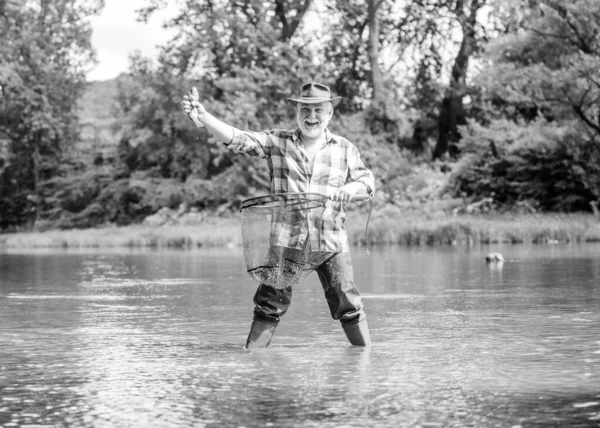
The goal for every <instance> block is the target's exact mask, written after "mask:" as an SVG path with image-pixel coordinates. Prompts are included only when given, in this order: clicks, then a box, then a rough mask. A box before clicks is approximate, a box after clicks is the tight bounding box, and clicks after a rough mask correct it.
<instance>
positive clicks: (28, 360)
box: [0, 246, 600, 427]
mask: <svg viewBox="0 0 600 428" xmlns="http://www.w3.org/2000/svg"><path fill="white" fill-rule="evenodd" d="M599 249H600V247H598V246H578V247H559V246H554V247H525V246H522V247H507V248H500V249H498V250H500V251H502V252H503V253H504V255H505V258H506V261H505V263H504V264H503V265H502V266H498V265H496V266H491V265H489V264H486V263H485V255H486V254H487V253H488V252H489V251H490V249H489V248H486V249H406V248H389V249H380V250H379V251H373V252H372V253H373V254H372V256H371V257H367V256H365V255H364V254H363V253H362V252H360V251H357V252H355V254H354V257H355V267H356V268H355V272H356V276H357V282H358V284H359V286H360V289H361V291H362V292H363V294H364V296H365V305H366V308H367V311H368V316H369V323H370V326H371V330H372V334H373V339H374V346H373V347H372V348H371V349H362V348H352V347H349V346H348V344H347V342H346V339H345V336H344V334H343V332H342V330H341V327H340V326H339V324H337V323H336V322H334V321H333V320H331V319H330V318H329V313H328V310H327V304H326V302H325V300H324V298H323V296H322V291H321V290H320V285H319V283H318V281H317V279H316V278H315V277H309V279H308V280H307V281H306V282H305V283H304V284H303V285H301V286H299V287H298V288H297V289H296V290H295V292H294V297H293V302H292V306H291V308H290V311H289V312H288V314H287V315H286V316H285V317H284V319H283V321H282V323H281V326H280V327H279V328H278V331H277V333H276V336H275V339H274V341H273V346H272V348H269V349H266V350H257V351H253V352H246V351H245V350H244V349H243V344H244V343H245V336H246V334H247V331H248V328H249V326H250V322H251V316H252V295H253V293H254V287H255V284H254V282H253V281H252V280H251V279H250V278H249V277H248V276H247V274H246V273H245V268H244V266H243V259H242V257H241V253H239V251H237V250H219V251H197V252H130V251H122V252H119V251H115V252H111V253H102V252H63V253H60V254H54V253H50V252H38V253H24V254H17V253H13V254H0V275H1V277H0V281H1V283H0V345H1V346H0V425H1V426H23V425H48V426H83V427H96V426H119V427H129V426H130V427H137V426H153V427H161V426H164V427H173V426H182V427H184V426H185V427H187V426H292V427H293V426H302V427H306V426H308V427H311V426H314V427H339V426H357V427H359V426H360V427H364V426H377V427H380V426H390V427H392V426H393V427H397V426H406V427H417V426H419V427H422V426H441V427H464V426H477V427H495V426H498V427H505V426H523V427H545V426H574V427H576V426H581V427H588V426H598V425H599V424H600V388H598V385H599V384H600V383H599V381H598V376H599V375H600V334H599V333H600V331H599V330H600V328H599V327H598V326H599V324H600V305H599V304H600V292H599V290H598V285H597V284H598V283H599V282H600V261H599V258H598V257H597V256H596V254H598V250H599ZM494 250H496V249H494Z"/></svg>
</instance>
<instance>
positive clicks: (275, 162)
mask: <svg viewBox="0 0 600 428" xmlns="http://www.w3.org/2000/svg"><path fill="white" fill-rule="evenodd" d="M325 134H326V142H325V143H324V144H323V146H322V147H321V148H320V149H319V151H318V152H317V154H316V155H315V159H314V164H313V170H312V174H311V171H310V167H309V161H308V157H307V156H306V152H305V150H304V146H303V145H302V142H301V141H300V130H299V129H296V130H295V131H292V130H280V129H275V130H269V131H260V132H252V131H239V130H236V131H235V132H234V135H233V139H232V141H231V142H229V143H226V144H225V145H226V146H227V147H228V148H229V149H230V150H232V151H233V152H235V153H244V154H247V155H250V156H259V157H261V158H263V159H266V160H267V163H268V166H269V172H270V175H271V191H272V192H273V193H296V192H312V193H320V194H323V195H327V196H331V195H333V194H334V193H335V191H336V189H337V188H338V187H341V186H343V185H344V184H346V183H350V182H354V181H358V182H361V183H363V184H364V185H365V187H366V188H367V191H368V192H369V194H371V196H372V195H373V192H374V189H375V180H374V178H373V174H372V173H371V171H370V170H368V169H367V168H366V167H365V166H364V164H363V162H362V161H361V159H360V153H359V152H358V149H357V148H356V147H355V146H354V145H353V144H352V143H350V142H349V141H348V140H346V139H345V138H342V137H340V136H337V135H334V134H332V133H331V132H329V130H325ZM345 220H346V210H345V207H344V204H343V203H340V202H329V203H328V204H327V206H326V208H325V210H324V213H323V217H322V219H321V221H317V220H316V219H313V218H311V216H310V214H309V217H308V221H307V222H305V223H304V222H303V224H304V225H305V226H303V227H298V222H293V223H289V222H287V221H283V220H282V221H278V222H276V224H275V231H276V236H277V237H278V238H277V241H278V242H274V244H276V245H283V246H286V247H291V248H302V247H303V246H304V243H305V241H306V238H307V236H308V237H310V245H311V251H332V252H348V251H349V246H348V235H347V233H346V230H345V229H344V222H345ZM292 224H293V225H294V226H292Z"/></svg>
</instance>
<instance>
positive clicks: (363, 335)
mask: <svg viewBox="0 0 600 428" xmlns="http://www.w3.org/2000/svg"><path fill="white" fill-rule="evenodd" d="M342 328H343V329H344V333H346V337H347V338H348V341H350V343H351V344H352V345H354V346H371V334H370V333H369V325H368V324H367V319H366V318H364V319H362V320H360V321H350V322H349V323H345V324H342Z"/></svg>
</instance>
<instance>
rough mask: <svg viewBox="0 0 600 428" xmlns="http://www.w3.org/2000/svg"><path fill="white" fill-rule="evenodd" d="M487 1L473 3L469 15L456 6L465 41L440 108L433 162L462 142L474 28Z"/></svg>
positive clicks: (455, 62)
mask: <svg viewBox="0 0 600 428" xmlns="http://www.w3.org/2000/svg"><path fill="white" fill-rule="evenodd" d="M484 2H485V0H472V2H471V6H470V13H469V14H468V15H467V14H466V12H465V10H464V9H463V8H462V4H463V2H462V1H458V2H457V7H456V8H455V10H454V12H455V13H456V15H457V18H458V21H459V22H460V24H461V27H462V32H463V38H462V41H461V44H460V49H459V51H458V54H457V56H456V59H455V60H454V64H453V66H452V73H451V79H450V86H449V87H448V89H447V90H446V94H445V95H444V98H443V100H442V103H441V106H440V117H439V119H438V140H437V143H436V145H435V149H434V151H433V159H434V160H435V159H439V158H441V157H442V156H443V155H444V154H446V153H447V152H448V151H449V149H450V144H451V143H456V142H457V141H458V140H459V139H460V134H459V132H458V125H464V124H465V123H466V119H465V112H464V107H463V97H464V95H465V94H466V89H467V85H466V75H467V67H468V65H469V58H470V57H471V55H472V54H473V52H474V51H475V44H476V39H475V25H476V24H477V11H478V10H479V8H481V6H482V5H483V3H484Z"/></svg>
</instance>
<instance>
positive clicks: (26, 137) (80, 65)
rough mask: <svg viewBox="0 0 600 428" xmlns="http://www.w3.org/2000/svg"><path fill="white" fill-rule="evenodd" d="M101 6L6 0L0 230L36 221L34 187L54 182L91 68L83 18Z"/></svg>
mask: <svg viewBox="0 0 600 428" xmlns="http://www.w3.org/2000/svg"><path fill="white" fill-rule="evenodd" d="M101 7H102V1H100V0H97V1H92V2H90V1H80V0H56V1H52V2H51V1H49V0H36V1H34V0H26V1H17V0H7V1H5V2H3V4H2V11H1V12H2V13H1V14H0V38H1V39H2V44H1V45H0V88H1V93H0V148H1V149H2V162H0V173H1V179H0V205H1V209H0V213H1V214H0V215H1V218H0V227H2V228H5V227H8V226H13V225H17V224H20V223H22V222H25V221H35V219H36V217H37V215H38V213H39V200H38V199H39V198H38V190H39V186H40V183H41V182H42V181H44V180H46V179H48V178H50V177H52V176H55V175H57V174H60V173H61V172H62V170H63V167H64V165H63V164H62V162H61V161H62V159H63V154H64V152H65V149H66V148H67V147H68V146H69V144H72V143H74V140H75V138H76V136H77V120H76V115H75V107H76V103H77V101H78V98H79V96H80V95H81V93H82V91H83V89H84V84H85V72H86V66H88V65H89V64H90V62H91V61H92V60H93V52H92V48H91V45H90V35H91V30H90V26H89V23H88V21H87V18H88V17H89V16H90V15H92V14H94V13H97V12H98V10H99V9H100V8H101Z"/></svg>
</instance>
